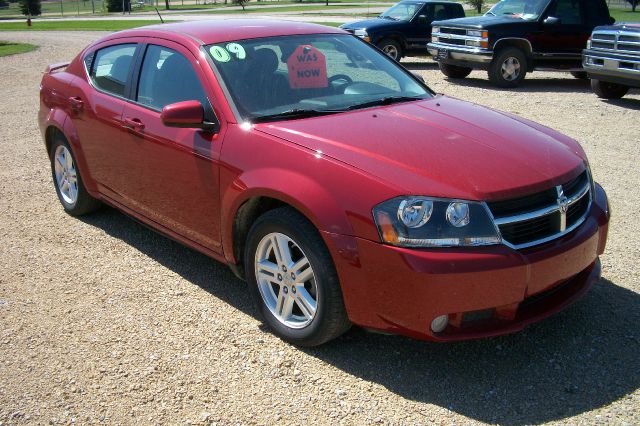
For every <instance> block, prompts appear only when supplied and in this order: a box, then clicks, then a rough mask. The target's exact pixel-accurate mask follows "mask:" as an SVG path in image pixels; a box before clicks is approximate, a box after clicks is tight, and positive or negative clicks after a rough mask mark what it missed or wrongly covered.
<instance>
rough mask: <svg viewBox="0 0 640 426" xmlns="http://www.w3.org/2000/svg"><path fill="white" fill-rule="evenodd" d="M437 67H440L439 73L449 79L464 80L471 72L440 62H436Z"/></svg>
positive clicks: (467, 69) (465, 68)
mask: <svg viewBox="0 0 640 426" xmlns="http://www.w3.org/2000/svg"><path fill="white" fill-rule="evenodd" d="M438 67H440V71H442V74H444V75H446V76H447V77H449V78H465V77H466V76H468V75H469V74H471V71H472V69H471V68H467V67H459V66H456V65H449V64H445V63H442V62H438Z"/></svg>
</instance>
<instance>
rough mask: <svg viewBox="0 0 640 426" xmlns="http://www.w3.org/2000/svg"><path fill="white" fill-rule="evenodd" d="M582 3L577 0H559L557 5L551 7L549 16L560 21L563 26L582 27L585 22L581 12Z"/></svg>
mask: <svg viewBox="0 0 640 426" xmlns="http://www.w3.org/2000/svg"><path fill="white" fill-rule="evenodd" d="M582 3H583V2H581V1H577V0H557V1H556V4H555V5H553V6H552V7H551V10H550V11H549V16H553V17H556V18H558V19H560V24H562V25H580V24H582V23H583V22H584V21H583V19H582V16H583V13H582V10H581V9H582Z"/></svg>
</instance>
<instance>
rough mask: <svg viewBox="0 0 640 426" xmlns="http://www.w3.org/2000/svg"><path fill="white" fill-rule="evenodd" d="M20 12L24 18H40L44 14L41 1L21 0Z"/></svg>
mask: <svg viewBox="0 0 640 426" xmlns="http://www.w3.org/2000/svg"><path fill="white" fill-rule="evenodd" d="M20 12H22V14H23V15H24V16H38V15H40V13H42V5H41V4H40V0H20Z"/></svg>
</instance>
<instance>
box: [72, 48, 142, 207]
mask: <svg viewBox="0 0 640 426" xmlns="http://www.w3.org/2000/svg"><path fill="white" fill-rule="evenodd" d="M139 40H140V39H135V38H134V39H126V40H118V41H117V42H115V41H111V42H108V43H105V44H103V45H100V46H97V47H96V49H94V50H92V51H91V52H88V54H87V55H86V56H85V57H84V65H85V71H86V74H87V75H86V78H76V79H74V80H73V82H72V83H71V85H70V87H69V91H70V92H69V93H70V97H69V102H70V104H71V106H72V114H71V115H70V118H71V120H72V121H73V125H74V127H75V129H76V131H77V133H78V135H77V136H78V139H79V140H80V141H81V146H80V150H81V153H82V154H83V157H84V159H85V160H86V162H87V165H88V172H89V173H90V174H91V177H92V178H93V180H94V181H95V182H96V184H97V185H98V188H97V189H98V190H99V191H100V192H101V193H103V194H104V195H106V196H107V197H109V198H112V199H114V200H116V201H121V197H120V195H119V194H118V192H117V191H115V188H120V187H122V186H124V185H125V179H126V178H125V176H126V170H124V169H123V164H122V162H121V161H120V157H121V156H122V155H126V153H123V150H126V146H123V144H122V136H123V132H122V131H123V129H122V112H123V110H124V107H125V104H126V98H127V95H128V91H129V89H130V80H131V73H132V70H133V62H134V60H135V58H136V55H137V54H138V53H139V49H140V43H138V41H139Z"/></svg>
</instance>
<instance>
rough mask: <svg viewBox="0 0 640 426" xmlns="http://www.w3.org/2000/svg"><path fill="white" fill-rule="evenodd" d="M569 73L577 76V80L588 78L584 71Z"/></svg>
mask: <svg viewBox="0 0 640 426" xmlns="http://www.w3.org/2000/svg"><path fill="white" fill-rule="evenodd" d="M571 75H572V76H574V77H575V78H577V79H578V80H586V79H587V78H589V76H588V75H587V73H586V72H584V71H572V72H571Z"/></svg>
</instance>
